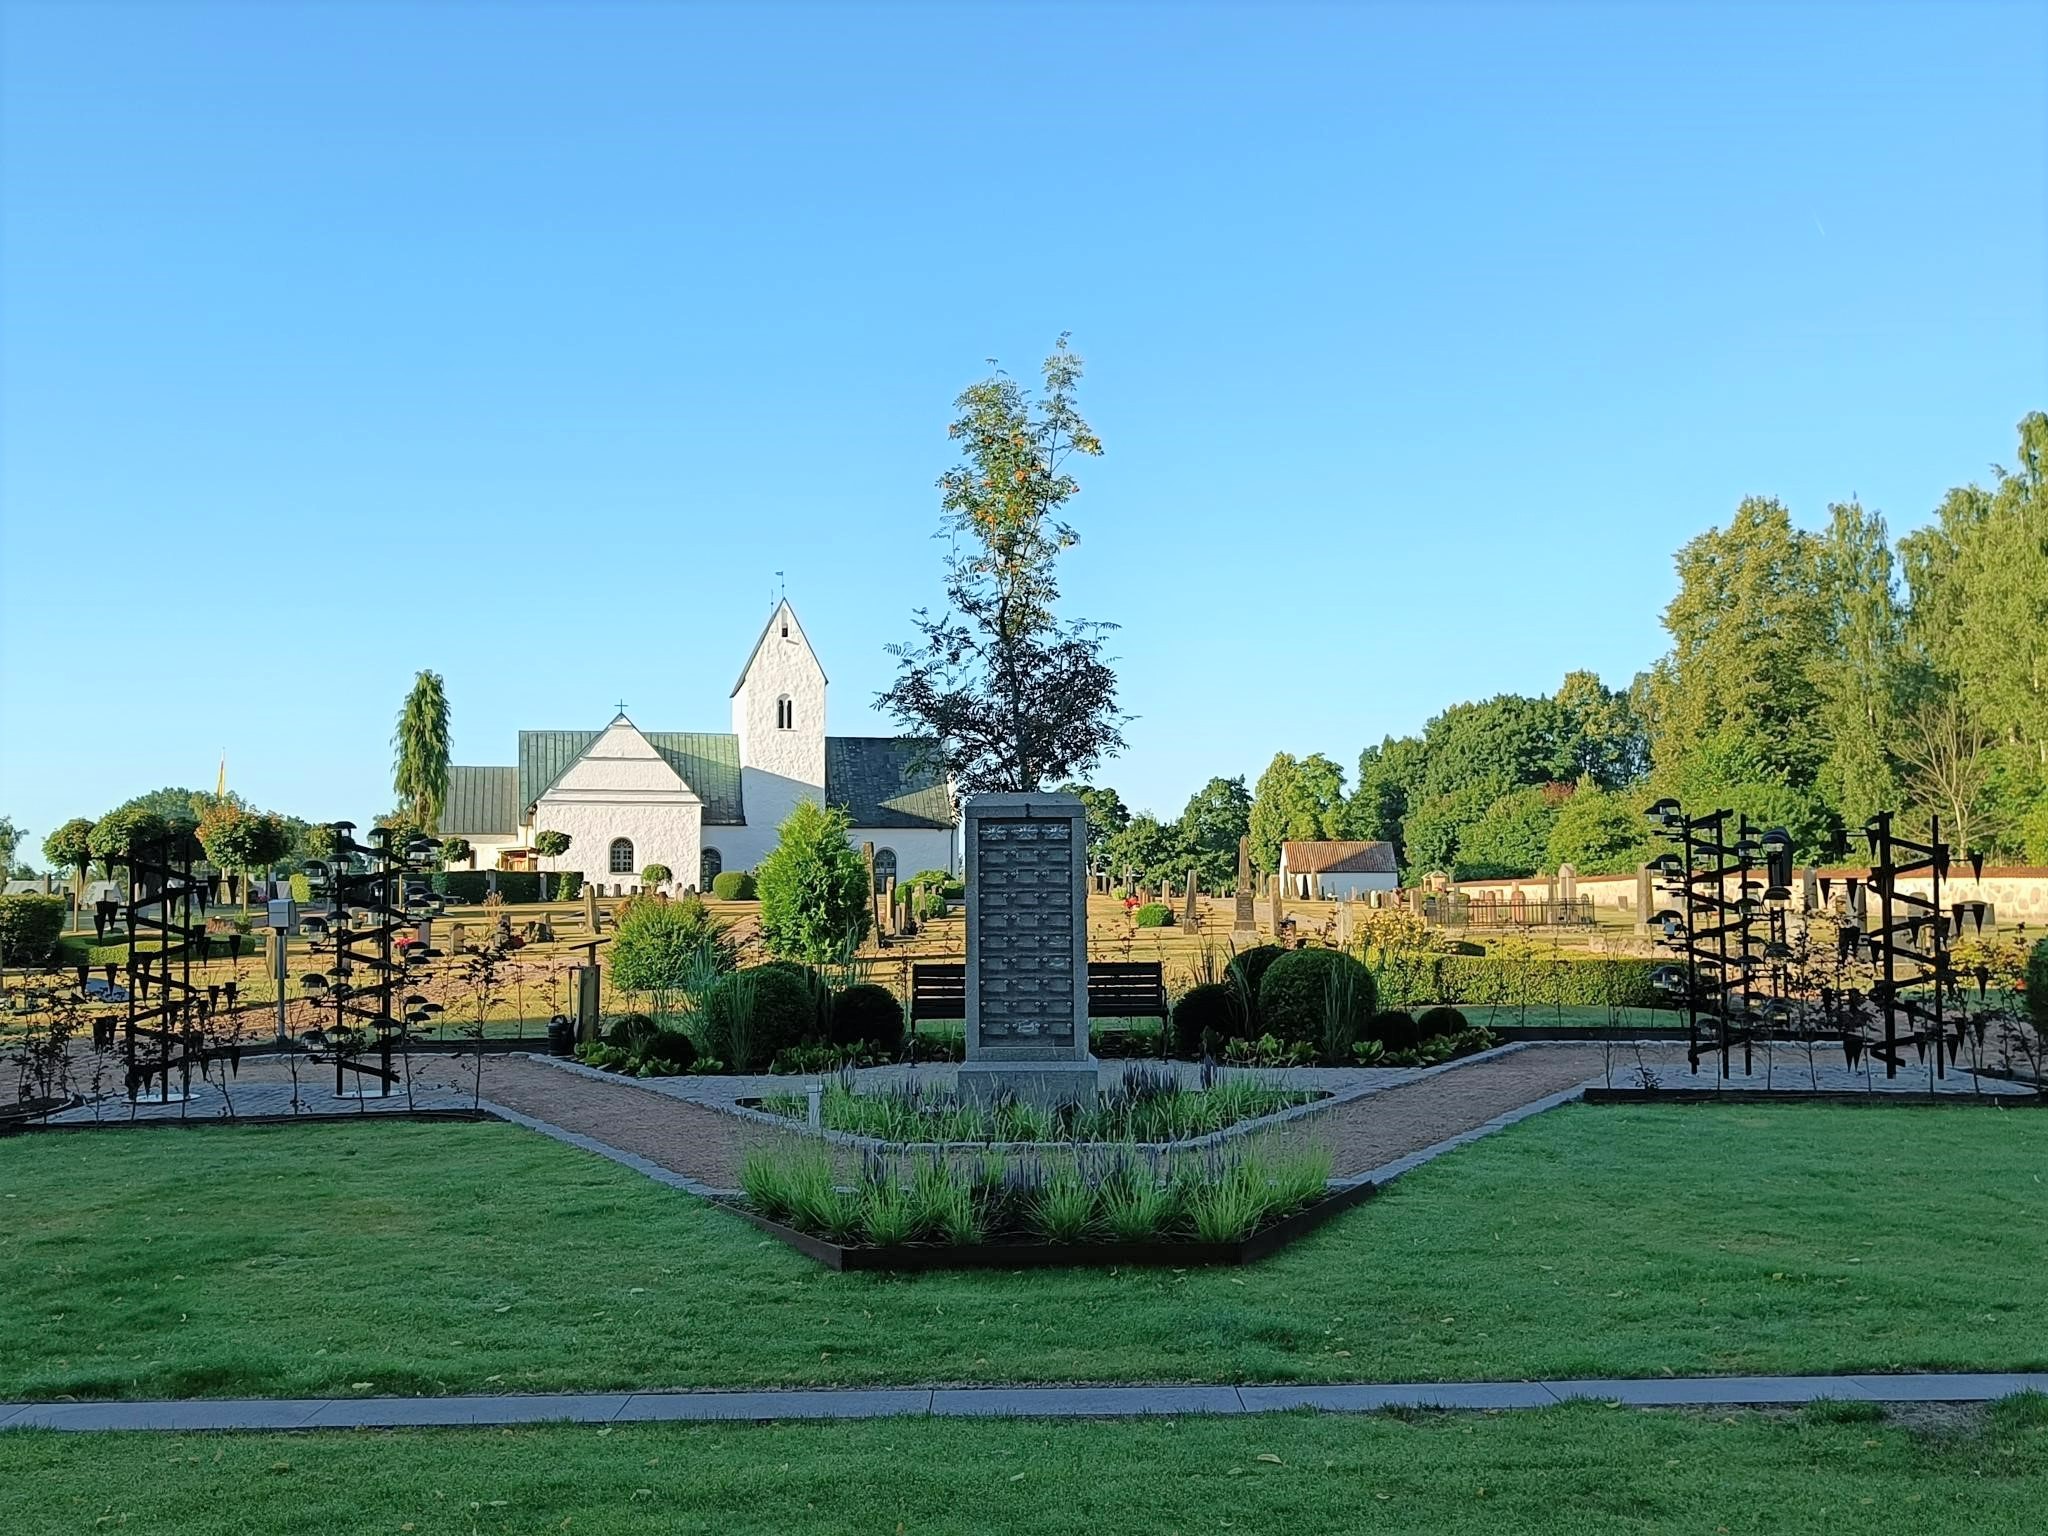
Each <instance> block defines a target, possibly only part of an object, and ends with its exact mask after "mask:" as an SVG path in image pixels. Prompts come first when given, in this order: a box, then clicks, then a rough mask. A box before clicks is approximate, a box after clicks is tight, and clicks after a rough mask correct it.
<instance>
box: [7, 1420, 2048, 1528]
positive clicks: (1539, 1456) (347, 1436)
mask: <svg viewBox="0 0 2048 1536" xmlns="http://www.w3.org/2000/svg"><path fill="white" fill-rule="evenodd" d="M1862 1407H1863V1408H1864V1409H1865V1410H1868V1409H1869V1407H1870V1405H1867V1404H1865V1405H1862ZM2044 1495H2048V1398H2041V1397H2038V1396H2036V1397H2022V1398H2011V1399H2008V1400H2007V1401H2005V1402H2003V1403H1998V1404H1994V1405H1992V1406H1991V1407H1990V1408H1989V1409H1988V1410H1986V1411H1978V1412H1970V1413H1965V1414H1949V1415H1919V1416H1917V1417H1916V1418H1915V1419H1913V1420H1910V1421H1908V1423H1905V1424H1901V1423H1895V1422H1885V1421H1882V1420H1880V1419H1878V1418H1877V1417H1875V1416H1874V1415H1872V1414H1870V1413H1869V1412H1867V1411H1866V1412H1862V1413H1852V1412H1844V1411H1842V1410H1839V1409H1831V1408H1829V1407H1820V1408H1818V1409H1814V1410H1806V1411H1803V1412H1800V1413H1797V1414H1780V1415H1768V1416H1767V1415H1763V1414H1754V1413H1744V1414H1729V1415H1701V1414H1688V1413H1677V1412H1640V1411H1634V1412H1632V1411H1625V1410H1614V1409H1608V1408H1604V1407H1600V1406H1596V1405H1591V1404H1585V1405H1569V1406H1565V1407H1560V1408H1550V1409H1544V1410H1541V1411H1537V1412H1529V1413H1515V1414H1507V1415H1501V1416H1497V1417H1495V1416H1476V1415H1474V1416H1462V1417H1460V1416H1449V1415H1442V1414H1421V1415H1404V1416H1401V1417H1392V1416H1375V1417H1370V1418H1342V1417H1334V1416H1322V1417H1313V1416H1308V1415H1298V1414H1286V1415H1274V1416H1268V1417H1263V1418H1257V1419H1195V1418H1190V1419H1181V1420H1177V1421H1171V1420H1169V1421H1140V1422H1122V1423H1091V1422H1067V1423H1048V1422H1022V1423H1019V1422H974V1421H960V1420H925V1421H903V1420H898V1421H894V1422H881V1423H868V1424H858V1423H856V1424H803V1425H768V1426H746V1427H726V1426H719V1427H709V1426H678V1425H621V1426H618V1427H616V1428H610V1429H599V1428H597V1427H595V1426H585V1427H564V1426H553V1427H547V1428H538V1427H536V1428H522V1429H513V1430H496V1429H491V1430H467V1429H450V1430H424V1431H417V1430H416V1431H400V1432H386V1433H356V1432H345V1433H336V1432H323V1433H313V1434H294V1435H168V1434H159V1435H95V1434H56V1433H50V1432H42V1431H22V1432H19V1433H4V1432H0V1528H4V1529H6V1530H9V1531H58V1530H65V1531H74V1530H75V1531H90V1530H93V1529H95V1528H98V1527H107V1528H118V1529H120V1530H122V1531H123V1532H124V1533H136V1536H146V1533H149V1532H166V1533H172V1532H174V1533H177V1536H227V1533H230V1532H232V1533H238V1536H239V1533H245V1532H251V1531H260V1530H286V1529H290V1530H309V1531H321V1532H335V1533H355V1532H362V1533H371V1532H374V1533H378V1536H385V1533H389V1532H394V1531H414V1532H418V1533H420V1536H441V1533H447V1536H456V1533H461V1536H472V1533H493V1532H510V1531H521V1532H525V1531H564V1530H566V1531H569V1532H571V1533H575V1536H605V1533H625V1532H647V1533H654V1532H669V1531H680V1530H691V1531H707V1530H708V1531H718V1532H721V1533H746V1532H777V1533H781V1532H819V1533H831V1536H838V1533H840V1532H846V1531H873V1532H888V1531H900V1532H919V1533H926V1532H970V1531H972V1532H980V1531H991V1530H1003V1531H1012V1530H1014V1531H1032V1532H1044V1533H1048V1536H1058V1533H1065V1532H1075V1533H1082V1532H1086V1533H1091V1536H1093V1533H1099V1532H1105V1531H1116V1532H1155V1531H1156V1532H1169V1531H1171V1532H1182V1531H1187V1532H1193V1531H1216V1530H1219V1529H1221V1530H1236V1531H1263V1532H1276V1531H1285V1532H1299V1533H1303V1536H1314V1533H1321V1532H1333V1533H1334V1532H1346V1533H1349V1532H1353V1531H1359V1530H1366V1529H1370V1530H1375V1531H1396V1530H1398V1531H1403V1532H1424V1531H1427V1532H1431V1533H1435V1536H1529V1533H1535V1532H1542V1533H1545V1536H1607V1533H1614V1536H1621V1533H1638V1532H1648V1531H1701V1532H1705V1531H1714V1530H1721V1531H1763V1530H1769V1531H1845V1532H1846V1531H1853V1532H1856V1533H1858V1536H2023V1533H2032V1532H2037V1531H2038V1530H2039V1529H2040V1520H2041V1511H2042V1507H2043V1503H2044Z"/></svg>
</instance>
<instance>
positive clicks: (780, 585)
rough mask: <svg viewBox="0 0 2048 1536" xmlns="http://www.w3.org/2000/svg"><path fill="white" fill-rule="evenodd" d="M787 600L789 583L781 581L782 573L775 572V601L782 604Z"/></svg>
mask: <svg viewBox="0 0 2048 1536" xmlns="http://www.w3.org/2000/svg"><path fill="white" fill-rule="evenodd" d="M788 599H789V583H788V582H786V581H784V580H783V579H782V572H780V571H777V572H776V573H775V601H776V602H778V603H782V602H787V601H788Z"/></svg>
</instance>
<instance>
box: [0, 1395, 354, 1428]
mask: <svg viewBox="0 0 2048 1536" xmlns="http://www.w3.org/2000/svg"><path fill="white" fill-rule="evenodd" d="M324 1406H325V1401H324V1399H320V1398H221V1399H218V1400H214V1399H201V1400H196V1401H191V1402H172V1401H157V1402H138V1403H29V1404H26V1405H24V1406H22V1408H21V1409H20V1411H19V1412H17V1413H16V1414H15V1415H14V1416H13V1417H12V1418H10V1419H8V1420H7V1421H6V1423H7V1427H8V1428H9V1429H64V1430H109V1429H113V1430H119V1429H161V1430H203V1429H300V1428H303V1427H304V1426H305V1425H307V1424H308V1423H310V1422H311V1421H312V1419H313V1415H314V1414H315V1413H316V1412H318V1411H319V1409H320V1408H322V1407H324Z"/></svg>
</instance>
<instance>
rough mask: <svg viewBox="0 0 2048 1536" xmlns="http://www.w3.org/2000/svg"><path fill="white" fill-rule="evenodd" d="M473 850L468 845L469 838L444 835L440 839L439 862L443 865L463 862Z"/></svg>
mask: <svg viewBox="0 0 2048 1536" xmlns="http://www.w3.org/2000/svg"><path fill="white" fill-rule="evenodd" d="M475 851H476V850H475V849H474V848H472V847H471V846H470V842H469V839H468V838H466V837H444V838H442V839H441V862H442V864H443V865H453V864H461V863H465V862H467V860H468V859H469V856H470V855H471V854H472V853H474V852H475Z"/></svg>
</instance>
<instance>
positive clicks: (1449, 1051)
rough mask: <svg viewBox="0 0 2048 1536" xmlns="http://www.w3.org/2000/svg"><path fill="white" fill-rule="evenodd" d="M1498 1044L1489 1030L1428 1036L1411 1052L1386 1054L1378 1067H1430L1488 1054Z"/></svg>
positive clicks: (1470, 1030) (1496, 1037)
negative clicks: (1460, 1058) (1458, 1058)
mask: <svg viewBox="0 0 2048 1536" xmlns="http://www.w3.org/2000/svg"><path fill="white" fill-rule="evenodd" d="M1498 1044H1500V1040H1499V1037H1498V1036H1496V1035H1495V1034H1494V1033H1493V1031H1492V1030H1490V1029H1461V1030H1459V1031H1458V1032H1457V1033H1456V1034H1455V1035H1428V1036H1425V1037H1424V1038H1423V1039H1422V1041H1421V1042H1420V1043H1419V1044H1418V1045H1416V1047H1415V1048H1414V1049H1413V1050H1408V1051H1388V1052H1387V1053H1386V1055H1385V1056H1383V1057H1381V1058H1380V1061H1379V1065H1381V1066H1386V1067H1433V1066H1435V1065H1437V1064H1438V1063H1439V1062H1445V1061H1452V1060H1455V1059H1456V1058H1457V1057H1460V1056H1471V1055H1474V1054H1475V1053H1477V1052H1479V1051H1490V1050H1492V1049H1493V1048H1494V1047H1495V1046H1496V1045H1498Z"/></svg>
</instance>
